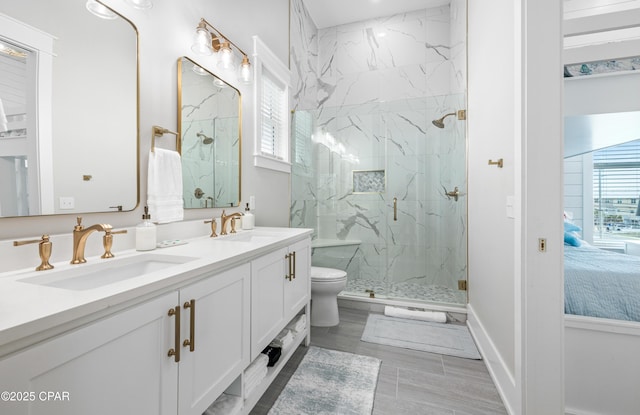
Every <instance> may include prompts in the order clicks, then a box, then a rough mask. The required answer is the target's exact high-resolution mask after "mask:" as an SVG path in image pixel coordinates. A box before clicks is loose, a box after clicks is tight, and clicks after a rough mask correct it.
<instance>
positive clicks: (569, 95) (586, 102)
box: [564, 72, 640, 116]
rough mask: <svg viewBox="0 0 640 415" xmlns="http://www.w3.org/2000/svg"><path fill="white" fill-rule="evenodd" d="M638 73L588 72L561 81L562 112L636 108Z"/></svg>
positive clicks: (639, 105)
mask: <svg viewBox="0 0 640 415" xmlns="http://www.w3.org/2000/svg"><path fill="white" fill-rule="evenodd" d="M638 91H640V73H638V72H627V73H617V74H611V75H589V76H584V77H580V78H568V79H565V81H564V93H565V101H564V115H566V116H568V115H583V114H606V113H611V112H626V111H638V110H640V94H638V93H637V92H638Z"/></svg>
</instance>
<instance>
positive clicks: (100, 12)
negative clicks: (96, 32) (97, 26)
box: [85, 0, 118, 20]
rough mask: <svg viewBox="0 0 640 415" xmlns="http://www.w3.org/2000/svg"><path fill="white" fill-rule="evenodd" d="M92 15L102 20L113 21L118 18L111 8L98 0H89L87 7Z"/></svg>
mask: <svg viewBox="0 0 640 415" xmlns="http://www.w3.org/2000/svg"><path fill="white" fill-rule="evenodd" d="M85 6H86V7H87V10H89V11H90V12H91V14H93V15H95V16H98V17H99V18H101V19H107V20H113V19H115V18H116V17H118V15H117V14H115V13H114V12H113V11H112V10H111V9H110V8H108V7H107V6H105V5H104V4H102V3H100V2H99V1H96V0H87V3H86V5H85Z"/></svg>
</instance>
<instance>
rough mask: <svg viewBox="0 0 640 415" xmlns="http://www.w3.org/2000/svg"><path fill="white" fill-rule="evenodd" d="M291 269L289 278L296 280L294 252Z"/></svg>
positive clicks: (294, 252) (294, 253)
mask: <svg viewBox="0 0 640 415" xmlns="http://www.w3.org/2000/svg"><path fill="white" fill-rule="evenodd" d="M291 255H293V267H292V268H291V278H293V279H294V280H295V279H296V251H293V254H291Z"/></svg>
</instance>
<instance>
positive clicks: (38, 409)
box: [0, 292, 178, 415]
mask: <svg viewBox="0 0 640 415" xmlns="http://www.w3.org/2000/svg"><path fill="white" fill-rule="evenodd" d="M177 304H178V293H177V292H172V293H169V294H165V295H163V296H161V297H159V298H157V299H154V300H152V301H149V302H146V303H144V304H142V305H139V306H135V307H133V308H130V309H127V310H126V311H123V312H120V313H117V314H115V315H112V316H110V317H107V318H104V319H102V320H99V321H97V322H94V323H91V324H89V325H87V326H83V327H81V328H78V329H76V330H73V331H71V332H69V333H66V334H63V335H60V336H58V337H55V338H53V339H51V340H48V341H45V342H42V343H38V344H36V345H34V346H32V347H30V348H27V349H24V350H22V351H20V352H18V353H16V354H14V355H11V356H9V357H5V358H4V359H2V360H0V390H1V391H8V392H9V393H10V394H11V395H9V396H8V398H9V399H10V400H9V401H5V397H4V396H3V401H2V402H0V413H3V414H11V415H21V414H25V415H26V414H30V415H40V414H42V415H45V414H46V415H70V414H92V415H108V414H109V415H110V414H148V415H157V414H162V415H168V414H175V408H176V407H177V399H178V395H177V394H176V392H175V391H176V389H177V383H178V366H177V365H176V364H175V363H173V362H172V361H171V360H170V359H169V358H168V357H167V351H168V345H172V344H173V337H174V331H173V329H174V322H173V321H172V317H170V316H169V315H168V313H167V311H168V310H169V309H171V308H172V307H174V306H175V305H177ZM11 399H13V400H11Z"/></svg>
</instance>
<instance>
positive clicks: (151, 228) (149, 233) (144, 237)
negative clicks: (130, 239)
mask: <svg viewBox="0 0 640 415" xmlns="http://www.w3.org/2000/svg"><path fill="white" fill-rule="evenodd" d="M155 248H156V225H155V224H153V222H151V215H150V214H149V207H148V206H145V207H144V214H143V215H142V223H140V224H138V226H136V251H151V250H152V249H155Z"/></svg>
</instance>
